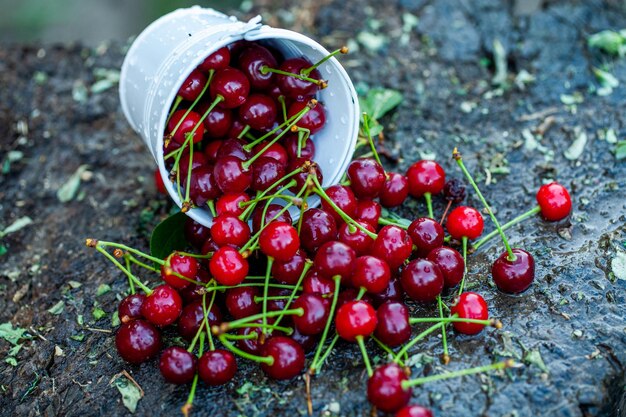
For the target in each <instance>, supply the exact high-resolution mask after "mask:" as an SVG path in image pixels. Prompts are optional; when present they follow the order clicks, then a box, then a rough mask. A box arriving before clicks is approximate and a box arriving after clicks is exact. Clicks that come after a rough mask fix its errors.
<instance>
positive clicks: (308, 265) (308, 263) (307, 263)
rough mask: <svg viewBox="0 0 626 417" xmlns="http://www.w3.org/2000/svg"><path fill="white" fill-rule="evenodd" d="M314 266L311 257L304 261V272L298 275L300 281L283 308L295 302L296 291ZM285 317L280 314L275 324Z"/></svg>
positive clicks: (287, 307)
mask: <svg viewBox="0 0 626 417" xmlns="http://www.w3.org/2000/svg"><path fill="white" fill-rule="evenodd" d="M312 266H313V262H312V261H310V260H309V259H306V260H305V261H304V267H303V268H302V273H301V274H300V276H299V277H298V282H296V286H295V287H294V289H293V290H292V291H291V294H290V295H289V299H288V300H287V303H286V304H285V308H284V309H283V310H287V309H289V306H290V305H291V303H292V302H293V299H294V298H295V297H296V293H297V292H298V288H299V287H300V284H302V281H304V277H305V276H306V274H307V272H309V269H311V267H312ZM283 317H284V315H280V316H278V318H277V319H276V321H275V322H274V324H275V325H276V326H278V325H279V324H280V321H281V320H282V319H283Z"/></svg>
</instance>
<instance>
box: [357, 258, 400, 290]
mask: <svg viewBox="0 0 626 417" xmlns="http://www.w3.org/2000/svg"><path fill="white" fill-rule="evenodd" d="M390 280H391V271H390V270H389V266H388V265H387V263H386V262H385V261H383V260H381V259H378V258H375V257H373V256H367V255H366V256H361V257H358V258H356V261H355V263H354V273H353V274H352V285H353V286H355V287H357V288H365V289H366V290H367V292H369V293H372V294H378V293H381V292H383V291H384V290H385V289H386V288H387V286H388V285H389V281H390Z"/></svg>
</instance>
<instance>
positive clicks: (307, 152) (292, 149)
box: [283, 133, 315, 159]
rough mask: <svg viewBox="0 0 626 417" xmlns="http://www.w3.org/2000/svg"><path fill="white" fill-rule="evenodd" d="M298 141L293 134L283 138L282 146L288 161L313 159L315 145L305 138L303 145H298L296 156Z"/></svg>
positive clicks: (296, 136)
mask: <svg viewBox="0 0 626 417" xmlns="http://www.w3.org/2000/svg"><path fill="white" fill-rule="evenodd" d="M298 140H299V138H298V135H297V134H294V133H291V134H290V133H287V134H286V135H285V136H284V138H283V145H284V146H285V150H286V151H287V155H288V156H289V159H296V158H304V159H313V158H314V157H315V143H314V142H313V141H312V140H311V138H307V139H306V140H305V141H304V143H302V144H301V145H300V154H299V155H298Z"/></svg>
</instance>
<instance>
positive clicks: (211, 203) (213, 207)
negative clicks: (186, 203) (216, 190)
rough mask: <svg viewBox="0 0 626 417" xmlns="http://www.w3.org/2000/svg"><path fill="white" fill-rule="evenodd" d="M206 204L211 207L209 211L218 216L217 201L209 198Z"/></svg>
mask: <svg viewBox="0 0 626 417" xmlns="http://www.w3.org/2000/svg"><path fill="white" fill-rule="evenodd" d="M206 205H207V207H208V208H209V211H211V216H213V217H214V218H215V217H217V211H215V201H213V200H209V201H207V202H206Z"/></svg>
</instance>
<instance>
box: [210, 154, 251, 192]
mask: <svg viewBox="0 0 626 417" xmlns="http://www.w3.org/2000/svg"><path fill="white" fill-rule="evenodd" d="M213 175H214V176H215V182H217V186H218V187H219V188H220V190H222V192H223V193H241V192H243V191H246V190H247V189H248V187H250V184H251V183H252V171H250V170H249V169H246V168H244V166H243V161H242V160H241V159H239V158H237V157H235V156H226V157H223V158H219V159H218V160H217V162H216V163H215V167H214V168H213Z"/></svg>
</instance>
